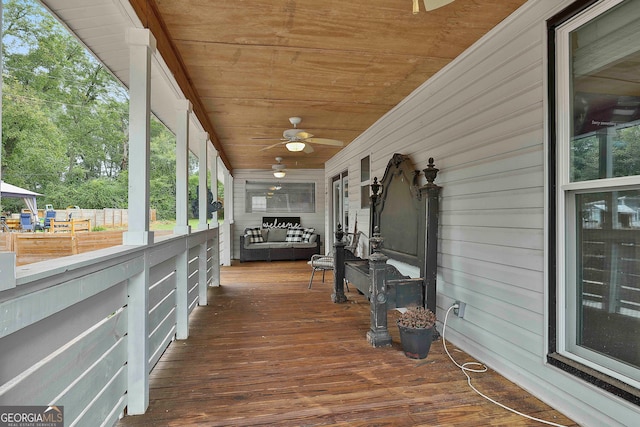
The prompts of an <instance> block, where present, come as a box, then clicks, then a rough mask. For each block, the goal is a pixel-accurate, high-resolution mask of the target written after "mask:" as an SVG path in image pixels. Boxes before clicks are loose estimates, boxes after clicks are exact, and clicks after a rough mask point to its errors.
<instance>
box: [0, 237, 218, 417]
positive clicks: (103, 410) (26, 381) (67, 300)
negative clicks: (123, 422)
mask: <svg viewBox="0 0 640 427" xmlns="http://www.w3.org/2000/svg"><path fill="white" fill-rule="evenodd" d="M219 265H220V260H219V251H218V229H217V228H213V229H209V230H204V231H199V232H195V233H193V234H190V235H188V236H167V237H165V238H163V239H162V240H161V241H159V242H156V243H154V244H153V245H149V246H117V247H113V248H108V249H102V250H99V251H95V252H90V253H86V254H81V255H75V256H72V257H66V258H61V259H59V260H52V261H46V262H40V263H35V264H29V265H27V266H24V267H18V268H17V272H16V277H17V279H16V286H15V287H13V288H10V289H6V290H3V291H1V292H0V367H1V368H0V405H28V406H32V405H57V406H64V418H65V425H66V426H72V425H73V426H91V427H93V426H100V425H104V426H112V425H114V424H115V423H116V422H117V420H118V418H119V417H120V415H121V414H122V413H123V411H124V408H125V407H128V412H129V413H141V412H144V410H145V409H146V407H147V406H148V401H149V382H148V379H149V372H150V371H151V370H152V369H153V367H154V365H155V364H156V362H157V361H158V360H159V359H160V357H161V355H162V353H163V352H164V350H165V349H166V347H167V346H168V345H169V344H170V343H171V341H173V340H174V339H175V338H178V339H183V338H186V337H187V336H188V317H189V314H190V313H191V311H192V310H193V309H194V308H195V307H196V306H197V305H205V304H206V299H207V287H208V286H216V285H219V280H220V276H219V273H220V268H219ZM3 273H4V271H3Z"/></svg>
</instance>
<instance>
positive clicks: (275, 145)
mask: <svg viewBox="0 0 640 427" xmlns="http://www.w3.org/2000/svg"><path fill="white" fill-rule="evenodd" d="M282 144H284V142H278V143H276V144H273V145H269V146H268V147H263V148H261V149H260V150H259V151H264V150H268V149H270V148H273V147H277V146H278V145H282Z"/></svg>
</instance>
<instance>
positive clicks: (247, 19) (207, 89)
mask: <svg viewBox="0 0 640 427" xmlns="http://www.w3.org/2000/svg"><path fill="white" fill-rule="evenodd" d="M523 3H525V0H455V1H454V2H453V3H451V4H449V5H447V6H444V7H441V8H440V9H437V10H435V11H431V12H425V10H424V6H423V4H422V1H420V13H419V14H417V15H413V14H412V1H411V0H366V1H365V0H352V1H346V0H251V1H250V0H232V1H231V0H215V1H212V0H181V1H175V0H132V1H131V4H132V5H133V6H134V9H135V10H136V13H137V14H138V16H139V18H140V19H141V21H142V22H143V24H144V25H145V26H147V27H149V28H150V29H151V30H152V31H153V32H154V34H155V35H156V38H158V49H159V50H160V53H162V54H163V56H164V57H165V58H167V57H171V56H172V55H173V57H174V61H173V62H172V61H170V60H168V61H167V63H168V65H169V67H170V68H172V70H173V71H174V73H175V75H176V78H177V80H178V82H179V83H180V85H181V86H183V91H184V92H185V93H186V94H187V95H189V94H193V95H194V96H195V97H196V98H197V100H195V102H194V111H195V112H196V114H198V115H199V117H200V120H201V121H202V122H203V124H204V126H205V128H206V129H207V131H208V132H209V134H210V135H211V139H212V142H213V143H214V145H215V146H216V148H217V149H218V151H219V152H221V155H222V157H223V159H224V160H225V162H226V163H227V166H228V167H229V168H230V169H232V170H233V169H271V165H272V164H273V163H275V160H274V159H275V157H276V156H281V157H283V158H284V161H283V163H285V164H286V165H287V167H288V168H289V169H293V168H305V169H306V168H312V169H317V168H320V169H322V168H324V163H325V161H326V160H327V159H329V158H331V157H332V156H334V155H335V154H336V153H337V152H338V151H340V149H341V148H337V147H330V146H323V145H317V144H314V145H313V148H314V149H315V151H314V152H313V153H311V154H306V153H303V152H299V153H293V152H289V151H287V150H286V148H285V147H284V146H283V145H280V146H278V147H275V148H272V149H269V150H266V151H261V149H262V148H264V147H266V146H268V145H272V144H275V143H277V142H278V139H279V138H281V137H282V132H283V131H284V130H286V129H289V128H291V127H292V126H291V124H290V123H289V120H288V118H289V117H291V116H299V117H301V118H302V123H301V124H300V125H299V126H298V127H299V128H302V129H304V130H306V131H307V132H310V133H312V134H313V135H315V136H316V137H320V138H330V139H338V140H341V141H344V142H345V145H346V144H348V143H350V142H351V141H353V140H354V139H355V138H356V137H357V136H358V135H360V134H361V133H362V132H363V131H364V130H366V129H367V128H368V127H370V126H371V125H372V124H373V123H374V122H375V121H376V120H378V119H379V118H380V117H381V116H382V115H384V114H385V113H387V112H388V111H389V110H390V109H391V108H393V107H394V106H395V105H396V104H398V103H399V102H400V101H401V100H402V99H403V98H405V97H406V96H407V95H409V94H410V93H411V92H412V91H413V90H415V89H416V88H417V87H418V86H420V85H421V84H422V83H424V82H425V81H426V80H427V79H428V78H429V77H430V76H432V75H433V74H434V73H436V72H438V71H439V70H440V69H442V68H443V67H444V66H445V65H446V64H447V63H449V62H450V61H451V60H452V59H454V58H455V57H456V56H458V55H460V54H461V53H462V52H463V51H464V50H465V49H466V48H468V47H469V46H470V45H471V44H473V43H474V42H475V41H477V40H478V39H479V38H480V37H482V36H483V35H484V34H485V33H487V31H489V30H490V29H491V28H493V27H494V26H495V25H496V24H498V23H499V22H500V21H502V20H503V19H504V18H506V17H507V16H508V15H509V14H511V13H512V12H513V11H514V10H515V9H517V8H518V7H519V6H520V5H522V4H523ZM159 32H163V33H164V35H160V34H159ZM187 86H188V87H187ZM201 116H206V117H205V118H204V119H203V117H201ZM256 138H258V139H256ZM264 138H273V140H268V139H264Z"/></svg>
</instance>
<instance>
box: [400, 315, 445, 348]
mask: <svg viewBox="0 0 640 427" xmlns="http://www.w3.org/2000/svg"><path fill="white" fill-rule="evenodd" d="M436 320H437V319H436V315H435V313H434V312H433V311H431V310H429V309H425V308H424V307H409V308H407V310H406V311H405V312H404V313H402V314H401V315H400V317H399V318H398V321H397V325H398V329H399V330H400V342H401V343H402V350H403V351H404V354H405V356H407V357H409V358H411V359H424V358H425V357H427V354H428V353H429V349H430V348H431V341H433V330H434V328H435V324H436Z"/></svg>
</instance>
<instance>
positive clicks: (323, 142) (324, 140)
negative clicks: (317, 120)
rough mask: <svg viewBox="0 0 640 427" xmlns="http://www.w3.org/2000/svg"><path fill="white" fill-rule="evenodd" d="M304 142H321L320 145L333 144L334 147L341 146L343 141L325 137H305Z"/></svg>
mask: <svg viewBox="0 0 640 427" xmlns="http://www.w3.org/2000/svg"><path fill="white" fill-rule="evenodd" d="M304 142H311V143H313V144H321V145H333V146H334V147H342V146H343V145H344V142H342V141H338V140H337V139H327V138H307V139H305V140H304Z"/></svg>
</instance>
